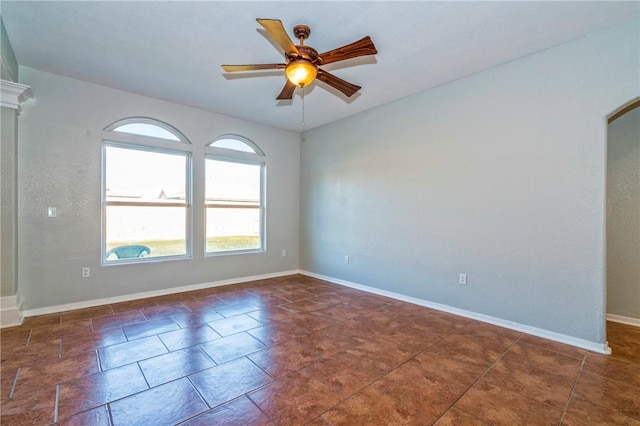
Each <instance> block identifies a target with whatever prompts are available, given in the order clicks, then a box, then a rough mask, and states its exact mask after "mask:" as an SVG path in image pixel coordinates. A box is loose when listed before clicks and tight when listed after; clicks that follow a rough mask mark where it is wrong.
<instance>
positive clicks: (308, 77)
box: [284, 59, 318, 87]
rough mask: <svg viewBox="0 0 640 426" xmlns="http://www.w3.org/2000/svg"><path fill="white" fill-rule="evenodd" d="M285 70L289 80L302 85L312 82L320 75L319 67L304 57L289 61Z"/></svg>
mask: <svg viewBox="0 0 640 426" xmlns="http://www.w3.org/2000/svg"><path fill="white" fill-rule="evenodd" d="M284 71H285V74H286V75H287V78H288V79H289V81H290V82H292V83H293V84H295V85H296V86H300V87H304V86H307V85H309V84H311V83H312V82H313V80H315V78H316V75H318V67H316V66H315V65H314V64H312V63H311V62H309V61H306V60H304V59H297V60H295V61H291V62H289V64H288V65H287V68H285V70H284Z"/></svg>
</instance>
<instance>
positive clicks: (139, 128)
mask: <svg viewBox="0 0 640 426" xmlns="http://www.w3.org/2000/svg"><path fill="white" fill-rule="evenodd" d="M113 131H114V132H122V133H131V134H133V135H140V136H151V137H153V138H160V139H167V140H170V141H180V138H179V137H177V136H176V135H174V134H173V133H171V132H170V131H168V130H167V129H165V128H162V127H160V126H157V125H155V124H150V123H128V124H123V125H122V126H118V127H116V128H115V129H113Z"/></svg>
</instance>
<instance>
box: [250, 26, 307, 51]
mask: <svg viewBox="0 0 640 426" xmlns="http://www.w3.org/2000/svg"><path fill="white" fill-rule="evenodd" d="M256 21H258V24H260V25H262V26H263V27H264V29H265V30H267V32H268V33H269V34H271V37H273V39H274V40H275V41H276V42H278V44H279V45H280V47H282V49H283V50H284V54H285V55H286V56H287V57H288V56H289V55H291V54H295V55H296V56H299V55H300V52H298V49H297V48H296V46H295V45H294V44H293V42H292V41H291V39H290V38H289V35H288V34H287V31H286V30H285V29H284V26H283V25H282V22H281V21H280V20H279V19H256Z"/></svg>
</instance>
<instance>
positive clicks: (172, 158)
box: [105, 146, 187, 202]
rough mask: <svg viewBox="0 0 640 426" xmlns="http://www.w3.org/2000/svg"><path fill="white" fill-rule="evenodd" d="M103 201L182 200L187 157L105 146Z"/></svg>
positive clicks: (184, 191)
mask: <svg viewBox="0 0 640 426" xmlns="http://www.w3.org/2000/svg"><path fill="white" fill-rule="evenodd" d="M105 165H106V174H105V178H106V179H105V186H106V188H105V189H106V194H105V195H106V200H107V201H135V202H175V201H184V200H185V194H186V167H187V156H186V155H181V154H168V153H162V152H153V151H143V150H137V149H130V148H122V147H115V146H107V147H106V161H105Z"/></svg>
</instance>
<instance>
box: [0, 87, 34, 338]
mask: <svg viewBox="0 0 640 426" xmlns="http://www.w3.org/2000/svg"><path fill="white" fill-rule="evenodd" d="M29 97H30V90H29V86H25V85H24V84H19V83H14V82H12V81H6V80H0V103H1V107H2V109H1V116H2V117H1V120H2V124H1V125H2V132H1V134H0V165H1V167H0V169H1V172H0V327H2V328H4V327H11V326H15V325H19V324H21V323H22V312H21V310H22V309H21V308H22V302H21V301H20V292H19V291H18V288H17V279H16V272H17V259H16V249H17V241H18V239H17V222H18V217H17V177H18V173H17V146H18V115H19V114H20V112H21V109H20V104H21V103H22V102H24V101H26V100H27V99H29Z"/></svg>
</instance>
